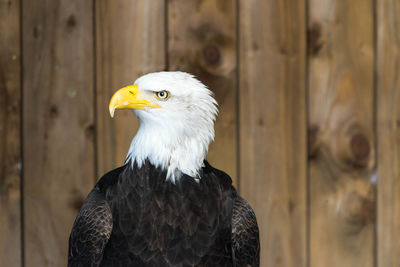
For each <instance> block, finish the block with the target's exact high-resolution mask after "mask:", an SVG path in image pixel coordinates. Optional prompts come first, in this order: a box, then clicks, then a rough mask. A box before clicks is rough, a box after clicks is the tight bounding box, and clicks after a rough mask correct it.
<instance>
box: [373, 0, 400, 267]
mask: <svg viewBox="0 0 400 267" xmlns="http://www.w3.org/2000/svg"><path fill="white" fill-rule="evenodd" d="M377 15H378V16H377V30H378V32H377V33H378V35H377V38H378V40H377V44H378V47H377V61H378V62H377V63H378V64H377V67H378V68H377V74H378V76H377V78H378V80H377V89H376V90H377V93H376V96H377V99H378V100H377V101H378V102H377V107H378V109H377V112H378V116H377V139H378V140H377V141H378V157H377V160H378V175H377V176H378V219H377V223H378V226H377V227H378V231H377V233H378V235H377V237H378V240H377V242H378V245H377V250H378V267H395V266H400V243H399V240H400V124H399V122H400V1H399V0H378V1H377Z"/></svg>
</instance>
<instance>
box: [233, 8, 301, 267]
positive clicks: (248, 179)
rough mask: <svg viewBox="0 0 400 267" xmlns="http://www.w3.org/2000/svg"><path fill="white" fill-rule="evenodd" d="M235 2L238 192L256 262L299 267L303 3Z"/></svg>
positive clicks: (265, 264)
mask: <svg viewBox="0 0 400 267" xmlns="http://www.w3.org/2000/svg"><path fill="white" fill-rule="evenodd" d="M239 3H240V6H239V10H240V21H239V31H240V38H239V40H240V43H239V56H240V58H239V62H240V71H239V76H240V87H239V88H240V89H239V102H240V107H239V110H240V159H241V161H240V192H241V194H242V195H243V196H244V197H245V198H246V199H247V200H249V202H250V204H251V205H252V206H253V208H254V209H255V213H256V216H257V220H258V224H259V228H260V231H261V232H260V236H261V266H281V267H305V266H306V265H307V254H306V188H307V186H306V185H307V184H306V87H305V75H306V74H305V67H306V62H305V59H306V48H305V44H306V40H305V39H306V36H305V27H306V18H305V13H306V12H305V2H304V1H287V0H285V1H274V0H269V1H248V0H243V1H240V2H239ZM261 21H262V22H261Z"/></svg>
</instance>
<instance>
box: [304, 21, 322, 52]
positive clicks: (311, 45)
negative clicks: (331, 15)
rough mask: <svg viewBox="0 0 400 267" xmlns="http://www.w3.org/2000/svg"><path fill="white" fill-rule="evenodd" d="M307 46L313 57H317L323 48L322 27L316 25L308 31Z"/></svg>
mask: <svg viewBox="0 0 400 267" xmlns="http://www.w3.org/2000/svg"><path fill="white" fill-rule="evenodd" d="M307 44H308V47H307V49H308V51H309V53H310V54H311V55H317V54H318V52H319V51H320V50H321V48H322V41H321V25H320V24H317V23H314V24H313V25H312V26H311V27H310V28H309V29H308V30H307Z"/></svg>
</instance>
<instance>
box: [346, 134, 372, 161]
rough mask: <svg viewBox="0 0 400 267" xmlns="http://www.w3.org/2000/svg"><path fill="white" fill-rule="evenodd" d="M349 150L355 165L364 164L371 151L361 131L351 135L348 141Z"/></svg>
mask: <svg viewBox="0 0 400 267" xmlns="http://www.w3.org/2000/svg"><path fill="white" fill-rule="evenodd" d="M350 150H351V153H352V156H353V160H354V163H355V164H356V165H357V166H365V164H366V160H367V159H368V156H369V154H370V151H371V148H370V144H369V141H368V138H367V137H366V136H365V135H364V134H362V133H357V134H355V135H353V137H352V138H351V141H350Z"/></svg>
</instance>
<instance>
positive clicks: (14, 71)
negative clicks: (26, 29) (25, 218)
mask: <svg viewBox="0 0 400 267" xmlns="http://www.w3.org/2000/svg"><path fill="white" fill-rule="evenodd" d="M19 9H20V2H19V0H12V1H0V17H1V19H0V33H1V34H0V214H1V216H0V259H1V265H2V266H19V265H21V208H20V204H21V203H20V202H21V192H20V183H21V153H20V147H21V127H20V120H21V64H20V62H21V58H20V56H21V55H20V13H19Z"/></svg>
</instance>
